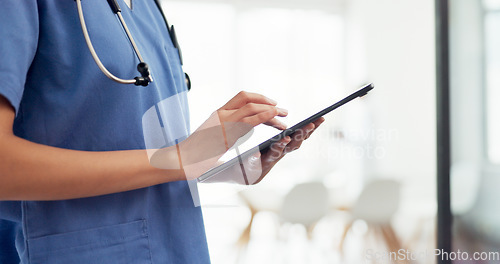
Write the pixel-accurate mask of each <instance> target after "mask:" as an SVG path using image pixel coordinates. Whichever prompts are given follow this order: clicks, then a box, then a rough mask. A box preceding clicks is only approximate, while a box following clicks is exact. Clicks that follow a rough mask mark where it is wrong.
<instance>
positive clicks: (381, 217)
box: [340, 180, 401, 253]
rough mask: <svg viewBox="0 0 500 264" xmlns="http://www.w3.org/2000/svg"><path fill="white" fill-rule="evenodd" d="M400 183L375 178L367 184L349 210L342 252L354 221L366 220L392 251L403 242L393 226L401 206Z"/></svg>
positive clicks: (342, 241) (341, 246)
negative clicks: (392, 220)
mask: <svg viewBox="0 0 500 264" xmlns="http://www.w3.org/2000/svg"><path fill="white" fill-rule="evenodd" d="M399 199H400V184H399V183H398V182H396V181H393V180H375V181H373V182H371V183H369V184H367V185H366V186H365V188H364V189H363V191H362V192H361V194H360V196H359V198H358V200H357V201H356V202H355V204H354V206H353V207H352V208H351V209H350V210H348V212H350V219H349V222H348V224H347V225H346V227H345V229H344V233H343V235H342V238H341V241H340V252H341V253H343V251H344V242H345V239H346V237H347V234H348V233H349V230H350V229H351V227H352V225H353V223H354V221H356V220H364V221H365V222H366V223H367V225H368V229H369V230H372V231H374V232H375V234H378V235H379V238H381V239H382V240H383V241H384V242H385V243H386V245H387V248H388V249H389V250H390V251H391V252H396V251H398V250H399V249H400V248H401V243H400V241H399V239H398V237H397V236H396V233H395V232H394V229H393V228H392V226H391V219H392V217H393V215H394V214H395V213H396V211H397V210H398V207H399Z"/></svg>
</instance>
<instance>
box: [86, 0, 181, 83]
mask: <svg viewBox="0 0 500 264" xmlns="http://www.w3.org/2000/svg"><path fill="white" fill-rule="evenodd" d="M108 3H109V6H110V7H111V10H112V11H113V13H115V14H116V15H117V16H118V18H119V19H120V23H121V24H122V27H123V29H124V30H125V33H126V34H127V37H128V39H129V41H130V44H132V47H133V49H134V52H135V54H136V55H137V58H138V59H139V64H138V65H137V71H138V72H139V73H140V74H141V76H137V77H135V78H134V79H121V78H118V77H116V76H115V75H113V74H112V73H111V72H109V71H108V69H107V68H106V66H104V65H103V64H102V62H101V60H100V59H99V56H98V55H97V53H96V51H95V49H94V46H93V45H92V41H91V40H90V37H89V32H88V30H87V25H86V24H85V18H84V17H83V10H82V0H76V6H77V9H78V17H79V18H80V24H81V26H82V31H83V36H84V37H85V42H87V46H88V48H89V50H90V53H91V54H92V58H94V61H95V63H96V64H97V66H98V67H99V69H100V70H101V71H102V72H103V73H104V75H106V76H107V77H108V78H110V79H111V80H113V81H115V82H118V83H121V84H135V85H137V86H147V85H148V84H149V83H150V82H153V78H152V77H151V73H150V72H149V66H148V64H147V63H146V62H144V59H143V58H142V55H141V52H140V51H139V49H138V48H137V45H136V43H135V41H134V38H133V37H132V34H131V33H130V31H129V29H128V27H127V23H125V20H124V19H123V16H122V14H121V12H122V10H121V8H120V5H119V4H118V2H117V1H116V0H108ZM155 3H156V5H157V7H158V9H159V10H160V13H161V15H162V17H163V20H164V21H165V25H166V26H167V29H168V33H169V35H170V39H171V40H172V43H173V44H174V47H175V48H177V50H178V52H179V59H180V62H181V65H182V64H183V61H182V52H181V49H180V47H179V43H178V42H177V36H176V34H175V29H174V26H169V24H168V22H167V18H166V17H165V14H164V13H163V10H162V9H161V5H160V2H159V0H155ZM185 76H186V85H187V87H188V90H190V89H191V80H190V79H189V75H187V74H185Z"/></svg>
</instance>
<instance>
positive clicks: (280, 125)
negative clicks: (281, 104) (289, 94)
mask: <svg viewBox="0 0 500 264" xmlns="http://www.w3.org/2000/svg"><path fill="white" fill-rule="evenodd" d="M278 124H279V128H281V129H283V130H284V129H286V128H287V127H288V126H287V125H286V124H285V123H283V122H281V121H279V120H278Z"/></svg>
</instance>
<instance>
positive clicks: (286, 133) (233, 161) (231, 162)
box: [198, 83, 374, 182]
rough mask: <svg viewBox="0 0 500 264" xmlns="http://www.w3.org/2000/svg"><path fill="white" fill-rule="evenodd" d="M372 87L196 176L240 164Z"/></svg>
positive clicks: (370, 86)
mask: <svg viewBox="0 0 500 264" xmlns="http://www.w3.org/2000/svg"><path fill="white" fill-rule="evenodd" d="M373 88H374V85H373V83H370V84H367V85H365V86H363V87H362V88H361V89H359V90H357V91H355V92H354V93H352V94H350V95H349V96H347V97H346V98H344V99H342V100H340V101H338V102H336V103H334V104H332V105H331V106H329V107H327V108H325V109H323V110H321V111H319V112H317V113H315V114H314V115H312V116H310V117H308V118H306V119H304V120H302V121H300V122H299V123H297V124H295V125H294V126H292V127H290V128H287V129H285V130H283V131H282V132H281V133H279V134H277V135H276V136H273V137H272V138H270V139H268V140H266V141H264V142H262V143H260V144H259V145H258V146H256V147H254V148H251V149H250V150H248V151H246V152H243V153H241V154H240V155H238V156H237V157H235V158H233V159H231V160H228V161H226V162H224V163H223V164H221V165H219V166H217V167H214V168H212V169H210V170H208V171H207V172H205V173H203V174H202V175H201V176H200V177H198V181H199V182H203V181H206V180H208V179H209V178H211V177H212V176H214V175H217V174H218V173H220V172H222V171H224V170H226V169H228V168H230V167H232V166H233V165H236V164H241V162H242V160H243V159H245V158H247V157H250V156H251V155H253V154H255V153H256V151H257V150H256V149H257V147H258V148H259V151H260V152H265V151H267V150H268V149H269V148H270V147H271V145H272V144H273V143H275V142H277V141H280V140H281V139H282V138H284V137H286V136H291V135H292V134H293V133H295V131H297V130H298V129H300V128H302V127H303V126H305V125H307V124H309V123H311V122H314V121H316V120H318V119H319V118H320V117H322V116H324V115H326V114H328V113H330V112H331V111H333V110H335V109H337V108H339V107H340V106H342V105H344V104H346V103H348V102H350V101H352V100H354V99H356V98H358V97H362V96H364V95H366V94H367V93H368V92H369V91H370V90H372V89H373Z"/></svg>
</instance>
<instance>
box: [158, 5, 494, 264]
mask: <svg viewBox="0 0 500 264" xmlns="http://www.w3.org/2000/svg"><path fill="white" fill-rule="evenodd" d="M451 2H452V5H451V6H450V8H451V11H452V13H451V22H452V23H451V30H452V31H451V33H452V41H451V42H452V45H451V47H450V48H451V50H450V51H451V55H452V60H451V61H452V90H453V95H452V110H453V111H452V112H453V116H452V128H453V138H452V143H453V167H452V196H453V197H452V201H453V204H452V205H453V212H454V214H455V215H456V217H457V221H456V223H457V225H455V231H456V236H455V237H456V238H457V243H456V245H460V246H463V247H462V248H464V247H465V248H471V249H473V248H476V249H477V248H478V246H482V247H483V248H488V247H494V246H495V245H496V244H492V243H494V241H500V232H498V230H500V229H499V228H497V226H498V225H499V224H498V223H500V214H498V213H496V211H492V208H493V207H495V205H494V204H496V202H495V200H496V199H492V198H491V197H496V196H498V195H499V194H497V193H498V192H496V188H495V187H496V186H498V184H497V183H498V179H497V177H495V175H496V173H495V169H496V168H497V167H496V166H495V165H494V164H496V163H498V162H500V151H499V150H500V148H498V145H499V144H500V141H498V139H497V138H496V135H498V134H499V132H500V131H499V130H500V126H499V125H498V122H495V121H496V118H498V115H499V114H500V108H499V107H498V104H495V103H494V101H492V100H494V98H498V96H499V91H498V89H496V88H493V87H497V86H498V84H499V82H500V78H499V77H498V76H500V75H498V74H496V75H495V73H496V72H498V69H499V67H500V53H499V52H497V51H496V50H495V47H497V46H500V37H498V34H497V35H496V36H495V33H494V32H499V30H500V12H499V11H500V4H499V1H493V0H489V1H486V0H485V1H484V2H481V1H479V0H453V1H451ZM163 8H164V11H165V13H166V15H167V17H168V18H169V22H170V23H171V24H173V25H175V27H176V32H177V35H178V39H179V42H180V45H181V47H182V52H183V55H184V70H185V71H186V72H187V73H189V74H190V76H191V80H192V83H193V89H192V91H191V92H190V94H189V99H190V107H191V118H192V123H191V125H192V130H194V129H196V128H197V127H198V126H199V125H200V124H201V123H202V122H203V121H204V120H205V119H206V118H208V117H209V115H210V114H211V113H212V112H213V111H215V110H216V109H217V108H219V107H220V106H222V105H223V104H224V103H225V102H226V101H228V100H229V99H230V98H232V97H233V96H234V95H235V94H236V93H237V92H239V91H241V90H245V91H250V92H257V93H261V94H264V95H266V96H268V97H270V98H273V99H275V100H277V101H278V103H279V104H278V105H279V106H281V107H283V108H286V109H288V110H289V113H290V114H289V117H287V118H285V119H284V122H286V123H287V124H289V125H293V124H294V123H295V122H297V121H299V120H301V119H302V118H304V117H306V116H308V115H310V114H311V113H313V112H314V111H316V110H319V109H321V108H322V107H324V106H327V105H329V104H331V103H332V102H335V101H338V100H340V99H341V98H343V97H344V96H346V95H348V94H349V93H350V92H352V91H354V90H355V89H357V88H359V87H360V86H362V85H363V84H365V83H368V82H373V83H375V89H374V90H373V91H372V92H371V93H369V94H368V96H366V97H364V98H361V99H357V100H356V101H354V102H352V103H349V104H348V105H345V106H343V107H341V108H340V109H338V110H335V111H334V112H332V113H330V114H329V115H327V116H326V118H327V120H326V122H325V123H324V124H323V125H322V127H321V128H320V129H319V130H318V131H316V133H315V134H314V135H313V136H312V137H311V138H310V139H309V140H308V141H307V142H306V143H305V144H304V145H303V146H302V148H301V149H300V150H299V151H297V152H294V153H291V154H288V155H287V156H286V157H285V158H284V159H283V160H282V161H281V162H280V163H279V164H278V165H277V166H276V167H275V168H274V170H273V171H272V172H271V173H270V174H269V175H268V176H267V177H266V178H265V179H264V180H263V181H262V182H261V183H259V184H258V185H256V186H251V187H243V186H234V185H225V184H200V185H199V188H200V195H201V198H202V203H203V204H204V206H203V213H204V219H205V227H206V231H207V237H208V245H209V249H210V254H211V259H212V262H213V263H214V264H224V263H232V264H233V263H273V264H274V263H390V261H388V260H387V258H385V259H384V256H385V255H384V253H387V252H391V251H394V250H399V249H404V250H407V251H408V252H410V253H413V255H412V257H413V258H414V261H411V263H434V261H435V260H434V255H433V254H434V248H435V247H436V244H435V241H436V235H435V234H436V230H435V229H436V228H435V225H436V204H437V201H436V158H437V157H436V107H435V106H436V96H435V94H436V84H435V83H436V74H435V72H436V59H435V58H436V57H435V19H434V17H435V16H434V1H431V0H422V1H410V0H378V1H373V0H265V1H264V0H253V1H243V0H178V1H174V0H164V1H163ZM495 96H496V97H495ZM455 132H456V133H455ZM276 133H277V131H275V130H273V129H272V128H266V127H257V128H256V131H255V134H254V137H253V138H252V141H251V142H259V141H262V140H264V139H266V138H268V137H269V136H270V135H273V134H276ZM494 146H497V148H494ZM488 186H489V187H488ZM458 223H459V224H458ZM464 230H467V232H465V231H464ZM495 232H496V233H495ZM471 237H472V238H475V239H473V240H471V239H469V238H471ZM487 237H488V238H489V239H486V238H487ZM476 240H477V241H476ZM458 243H461V244H458ZM497 248H498V247H497ZM405 252H406V251H405ZM385 257H387V256H385ZM401 263H403V262H401Z"/></svg>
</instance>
